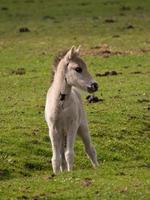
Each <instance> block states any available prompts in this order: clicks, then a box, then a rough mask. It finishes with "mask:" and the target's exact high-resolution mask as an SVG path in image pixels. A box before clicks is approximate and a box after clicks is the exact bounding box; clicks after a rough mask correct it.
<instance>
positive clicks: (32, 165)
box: [24, 162, 42, 170]
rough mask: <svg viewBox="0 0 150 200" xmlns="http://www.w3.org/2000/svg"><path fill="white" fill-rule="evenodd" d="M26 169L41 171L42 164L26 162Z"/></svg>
mask: <svg viewBox="0 0 150 200" xmlns="http://www.w3.org/2000/svg"><path fill="white" fill-rule="evenodd" d="M24 167H25V168H26V169H30V170H41V169H42V164H40V163H31V162H26V163H25V164H24Z"/></svg>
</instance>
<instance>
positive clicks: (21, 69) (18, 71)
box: [11, 67, 26, 75]
mask: <svg viewBox="0 0 150 200" xmlns="http://www.w3.org/2000/svg"><path fill="white" fill-rule="evenodd" d="M25 73H26V70H25V68H22V67H21V68H17V69H15V70H12V71H11V74H16V75H24V74H25Z"/></svg>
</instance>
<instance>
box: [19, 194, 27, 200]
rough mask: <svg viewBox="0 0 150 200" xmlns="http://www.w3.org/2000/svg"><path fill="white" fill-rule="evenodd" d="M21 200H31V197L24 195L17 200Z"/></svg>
mask: <svg viewBox="0 0 150 200" xmlns="http://www.w3.org/2000/svg"><path fill="white" fill-rule="evenodd" d="M21 199H29V197H28V196H26V195H22V196H19V197H17V200H21Z"/></svg>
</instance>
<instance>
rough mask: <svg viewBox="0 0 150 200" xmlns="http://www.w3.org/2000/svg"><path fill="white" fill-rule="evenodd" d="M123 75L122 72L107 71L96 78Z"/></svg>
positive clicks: (98, 74)
mask: <svg viewBox="0 0 150 200" xmlns="http://www.w3.org/2000/svg"><path fill="white" fill-rule="evenodd" d="M119 74H122V73H121V72H116V71H115V70H113V71H106V72H104V73H97V74H96V76H116V75H119Z"/></svg>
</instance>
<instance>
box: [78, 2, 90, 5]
mask: <svg viewBox="0 0 150 200" xmlns="http://www.w3.org/2000/svg"><path fill="white" fill-rule="evenodd" d="M89 4H90V3H89V2H82V3H79V5H80V6H88V5H89Z"/></svg>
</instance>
